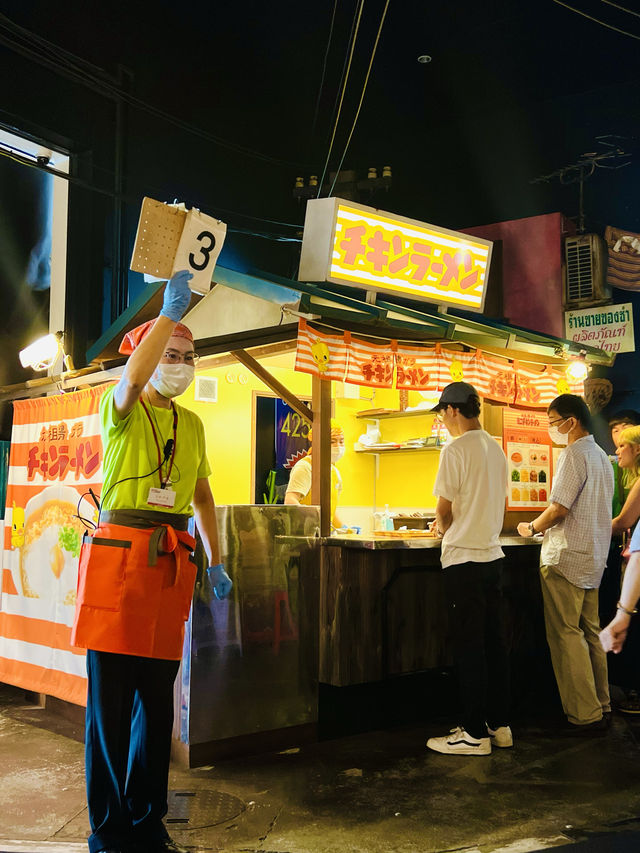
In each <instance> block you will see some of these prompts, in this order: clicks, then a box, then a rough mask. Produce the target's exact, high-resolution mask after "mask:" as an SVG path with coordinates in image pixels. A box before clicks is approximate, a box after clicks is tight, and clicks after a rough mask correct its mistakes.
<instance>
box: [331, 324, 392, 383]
mask: <svg viewBox="0 0 640 853" xmlns="http://www.w3.org/2000/svg"><path fill="white" fill-rule="evenodd" d="M344 339H345V342H346V344H347V352H348V357H347V373H346V376H345V377H344V381H345V382H351V383H352V384H354V385H366V386H368V387H370V388H391V387H392V386H393V366H394V354H393V350H394V349H395V345H396V344H395V341H391V343H390V344H371V343H369V342H368V341H360V340H358V339H357V338H352V337H351V333H350V332H345V333H344Z"/></svg>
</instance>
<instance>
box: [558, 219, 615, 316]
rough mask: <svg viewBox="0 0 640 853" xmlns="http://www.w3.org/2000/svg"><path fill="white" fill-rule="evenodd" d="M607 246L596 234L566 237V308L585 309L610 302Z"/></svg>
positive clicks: (564, 294)
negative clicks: (607, 279)
mask: <svg viewBox="0 0 640 853" xmlns="http://www.w3.org/2000/svg"><path fill="white" fill-rule="evenodd" d="M606 269H607V247H606V244H605V242H604V240H603V239H602V238H601V237H599V236H598V235H597V234H577V235H575V236H572V237H565V238H564V293H563V302H564V307H565V308H586V307H587V306H589V305H603V304H604V303H606V302H610V301H611V288H610V287H609V285H608V284H607V281H606Z"/></svg>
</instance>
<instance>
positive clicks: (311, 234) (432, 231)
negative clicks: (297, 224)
mask: <svg viewBox="0 0 640 853" xmlns="http://www.w3.org/2000/svg"><path fill="white" fill-rule="evenodd" d="M329 219H330V222H329V221H328V220H329ZM323 244H326V245H323ZM491 245H492V244H491V243H490V242H489V241H487V240H482V239H481V238H479V237H470V236H469V235H467V234H461V233H459V232H456V231H449V230H447V229H444V228H439V227H437V226H434V225H429V224H427V223H423V222H416V221H414V220H411V219H405V218H404V217H400V216H396V215H395V214H392V213H386V212H385V211H379V210H374V209H373V208H369V207H364V206H363V205H357V204H354V203H352V202H345V201H343V200H341V199H316V200H313V201H310V202H309V203H308V205H307V217H306V220H305V230H304V238H303V245H302V257H301V263H300V276H299V277H300V279H305V280H310V281H332V282H335V283H337V284H348V285H354V286H359V287H364V288H367V289H374V290H380V291H385V292H388V293H401V294H404V295H405V296H411V297H414V298H416V297H417V298H419V299H424V300H427V301H429V302H434V303H436V304H446V305H457V306H458V307H461V308H466V309H468V310H471V311H482V308H483V306H484V298H485V292H486V284H487V276H488V271H489V263H490V259H491Z"/></svg>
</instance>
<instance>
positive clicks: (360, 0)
mask: <svg viewBox="0 0 640 853" xmlns="http://www.w3.org/2000/svg"><path fill="white" fill-rule="evenodd" d="M363 8H364V0H358V6H357V8H356V11H355V13H354V14H355V15H356V18H357V20H356V25H355V29H354V30H352V32H353V37H352V39H351V46H350V50H349V60H348V62H347V69H346V74H345V77H344V81H343V85H342V89H341V92H340V103H339V106H338V114H337V115H336V119H335V122H334V125H333V133H332V134H331V142H330V143H329V151H328V152H327V159H326V160H325V163H324V168H323V170H322V175H321V177H320V181H319V183H318V195H317V198H320V193H321V192H322V184H323V182H324V176H325V175H326V174H327V169H328V167H329V160H330V159H331V151H332V149H333V143H334V140H335V138H336V131H337V129H338V122H339V121H340V113H341V111H342V103H343V101H344V93H345V91H346V89H347V83H348V81H349V72H350V70H351V62H352V60H353V51H354V49H355V46H356V40H357V38H358V30H359V29H360V20H361V18H362V10H363Z"/></svg>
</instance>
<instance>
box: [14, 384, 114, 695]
mask: <svg viewBox="0 0 640 853" xmlns="http://www.w3.org/2000/svg"><path fill="white" fill-rule="evenodd" d="M107 387H108V386H107V385H101V386H98V387H96V388H88V389H86V390H83V391H75V392H72V393H68V394H56V395H55V396H52V397H39V398H37V399H34V400H21V401H16V402H15V403H14V404H13V405H14V418H13V430H12V434H11V452H10V456H9V482H8V486H7V505H6V511H5V519H4V548H3V557H2V594H1V596H0V681H4V682H6V683H8V684H15V685H16V686H18V687H22V688H24V689H25V690H32V691H34V692H36V693H46V694H48V695H50V696H56V697H58V698H59V699H64V700H66V701H68V702H74V703H75V704H77V705H84V704H85V702H86V675H85V663H84V657H85V655H84V651H83V650H81V649H75V648H73V647H72V646H71V645H70V643H69V639H70V634H71V625H72V623H73V617H74V611H75V601H76V583H77V574H78V557H79V553H80V544H81V541H82V534H83V533H84V531H85V529H86V526H85V524H84V523H83V522H82V520H81V519H80V518H79V517H78V516H81V517H82V518H85V519H87V525H88V526H89V527H90V526H91V523H92V522H95V521H96V519H97V509H96V507H95V505H94V503H93V501H92V500H91V499H90V497H89V492H88V490H89V488H92V489H93V490H94V492H95V493H96V494H97V495H99V494H100V487H101V483H102V442H101V439H100V417H99V413H98V406H99V403H100V397H101V395H102V393H103V391H104V390H105V388H107Z"/></svg>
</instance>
